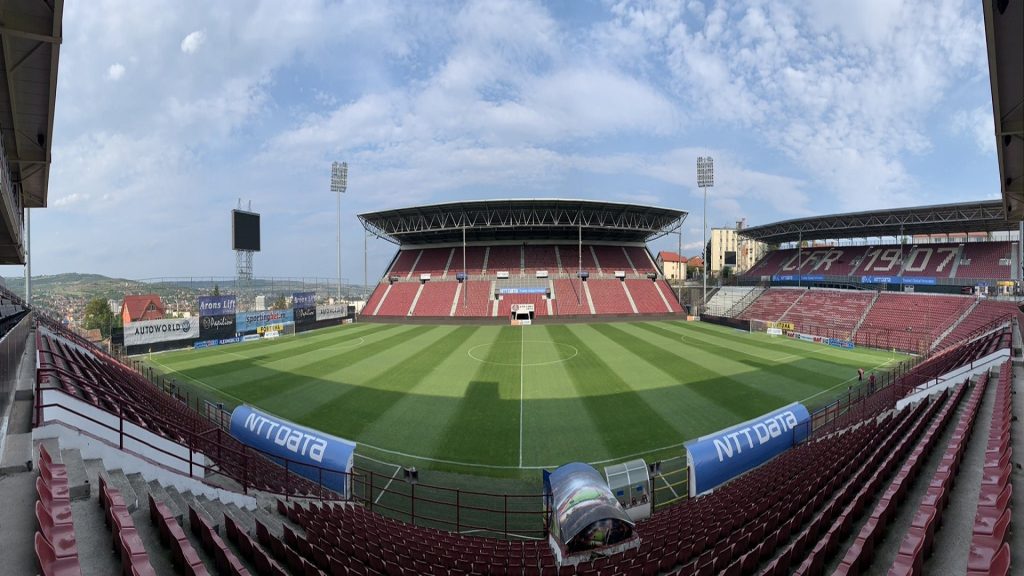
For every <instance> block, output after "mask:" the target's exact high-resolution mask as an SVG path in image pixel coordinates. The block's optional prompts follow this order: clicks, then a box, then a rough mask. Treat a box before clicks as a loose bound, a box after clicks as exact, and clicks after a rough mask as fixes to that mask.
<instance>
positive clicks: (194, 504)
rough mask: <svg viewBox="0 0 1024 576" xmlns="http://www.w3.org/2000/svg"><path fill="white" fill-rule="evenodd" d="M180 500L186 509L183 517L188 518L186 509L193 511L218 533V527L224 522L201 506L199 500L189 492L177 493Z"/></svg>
mask: <svg viewBox="0 0 1024 576" xmlns="http://www.w3.org/2000/svg"><path fill="white" fill-rule="evenodd" d="M179 494H181V498H182V499H183V500H184V501H185V504H186V507H185V508H184V512H185V515H186V516H188V509H189V508H192V509H194V510H195V511H196V512H197V513H198V514H199V515H200V516H202V517H203V518H205V519H206V521H207V522H209V523H210V526H213V528H214V529H215V530H217V532H218V533H219V532H220V525H221V524H222V523H223V522H224V518H223V517H221V518H220V519H219V520H218V519H217V518H216V517H215V516H214V515H213V514H211V513H210V511H209V510H207V509H206V506H203V503H202V502H200V501H199V498H197V497H196V495H195V494H193V493H191V492H187V491H186V492H179Z"/></svg>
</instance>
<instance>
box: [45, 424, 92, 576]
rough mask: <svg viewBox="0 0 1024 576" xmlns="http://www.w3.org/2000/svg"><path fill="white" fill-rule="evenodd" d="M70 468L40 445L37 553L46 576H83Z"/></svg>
mask: <svg viewBox="0 0 1024 576" xmlns="http://www.w3.org/2000/svg"><path fill="white" fill-rule="evenodd" d="M68 495H69V488H68V474H67V468H66V467H65V466H64V465H63V464H58V463H55V462H54V461H53V459H52V458H51V456H50V453H49V452H47V450H46V447H45V446H43V445H42V444H40V445H39V477H37V478H36V503H35V511H36V521H37V522H38V523H39V531H38V532H36V534H35V542H34V545H35V552H36V560H37V561H38V562H39V567H40V568H41V569H42V572H43V574H44V575H46V576H81V574H82V568H81V565H80V563H79V560H78V543H77V541H76V539H75V527H74V524H73V522H72V514H71V501H70V500H69V496H68Z"/></svg>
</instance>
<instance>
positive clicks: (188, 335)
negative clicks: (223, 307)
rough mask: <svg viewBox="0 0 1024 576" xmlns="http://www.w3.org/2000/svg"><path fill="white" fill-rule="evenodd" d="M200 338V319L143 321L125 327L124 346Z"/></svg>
mask: <svg viewBox="0 0 1024 576" xmlns="http://www.w3.org/2000/svg"><path fill="white" fill-rule="evenodd" d="M198 337H199V319H198V318H169V319H165V320H142V321H139V322H131V323H129V324H128V325H127V326H125V327H124V345H125V346H139V345H141V344H155V343H157V342H168V341H171V340H189V339H193V338H198Z"/></svg>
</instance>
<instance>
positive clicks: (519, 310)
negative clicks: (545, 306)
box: [510, 304, 536, 314]
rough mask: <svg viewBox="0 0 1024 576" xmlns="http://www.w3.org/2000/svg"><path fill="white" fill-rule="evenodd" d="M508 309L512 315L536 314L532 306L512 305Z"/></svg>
mask: <svg viewBox="0 0 1024 576" xmlns="http://www.w3.org/2000/svg"><path fill="white" fill-rule="evenodd" d="M510 309H511V310H512V313H513V314H525V313H528V312H536V309H535V308H534V306H533V304H513V305H512V306H511V307H510Z"/></svg>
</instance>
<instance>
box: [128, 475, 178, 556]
mask: <svg viewBox="0 0 1024 576" xmlns="http://www.w3.org/2000/svg"><path fill="white" fill-rule="evenodd" d="M133 476H138V477H139V478H138V479H135V481H133V479H132V477H133ZM141 477H142V475H141V474H130V475H129V476H128V480H129V482H132V485H133V486H134V487H135V489H136V493H137V494H138V495H139V499H140V502H141V505H140V506H139V509H138V510H136V511H135V512H133V513H132V520H134V521H135V529H136V531H137V532H138V533H139V538H140V539H141V540H142V545H143V546H145V547H146V553H147V554H148V555H149V563H150V565H152V566H153V572H155V573H156V574H158V575H159V576H173V575H174V573H175V572H174V564H173V563H172V556H171V550H170V548H164V547H163V546H162V545H161V544H160V530H159V528H157V526H155V525H154V524H153V522H152V520H151V519H150V516H149V486H148V485H147V484H146V483H145V481H143V482H142V484H141V485H140V484H139V482H138V480H139V479H141Z"/></svg>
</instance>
